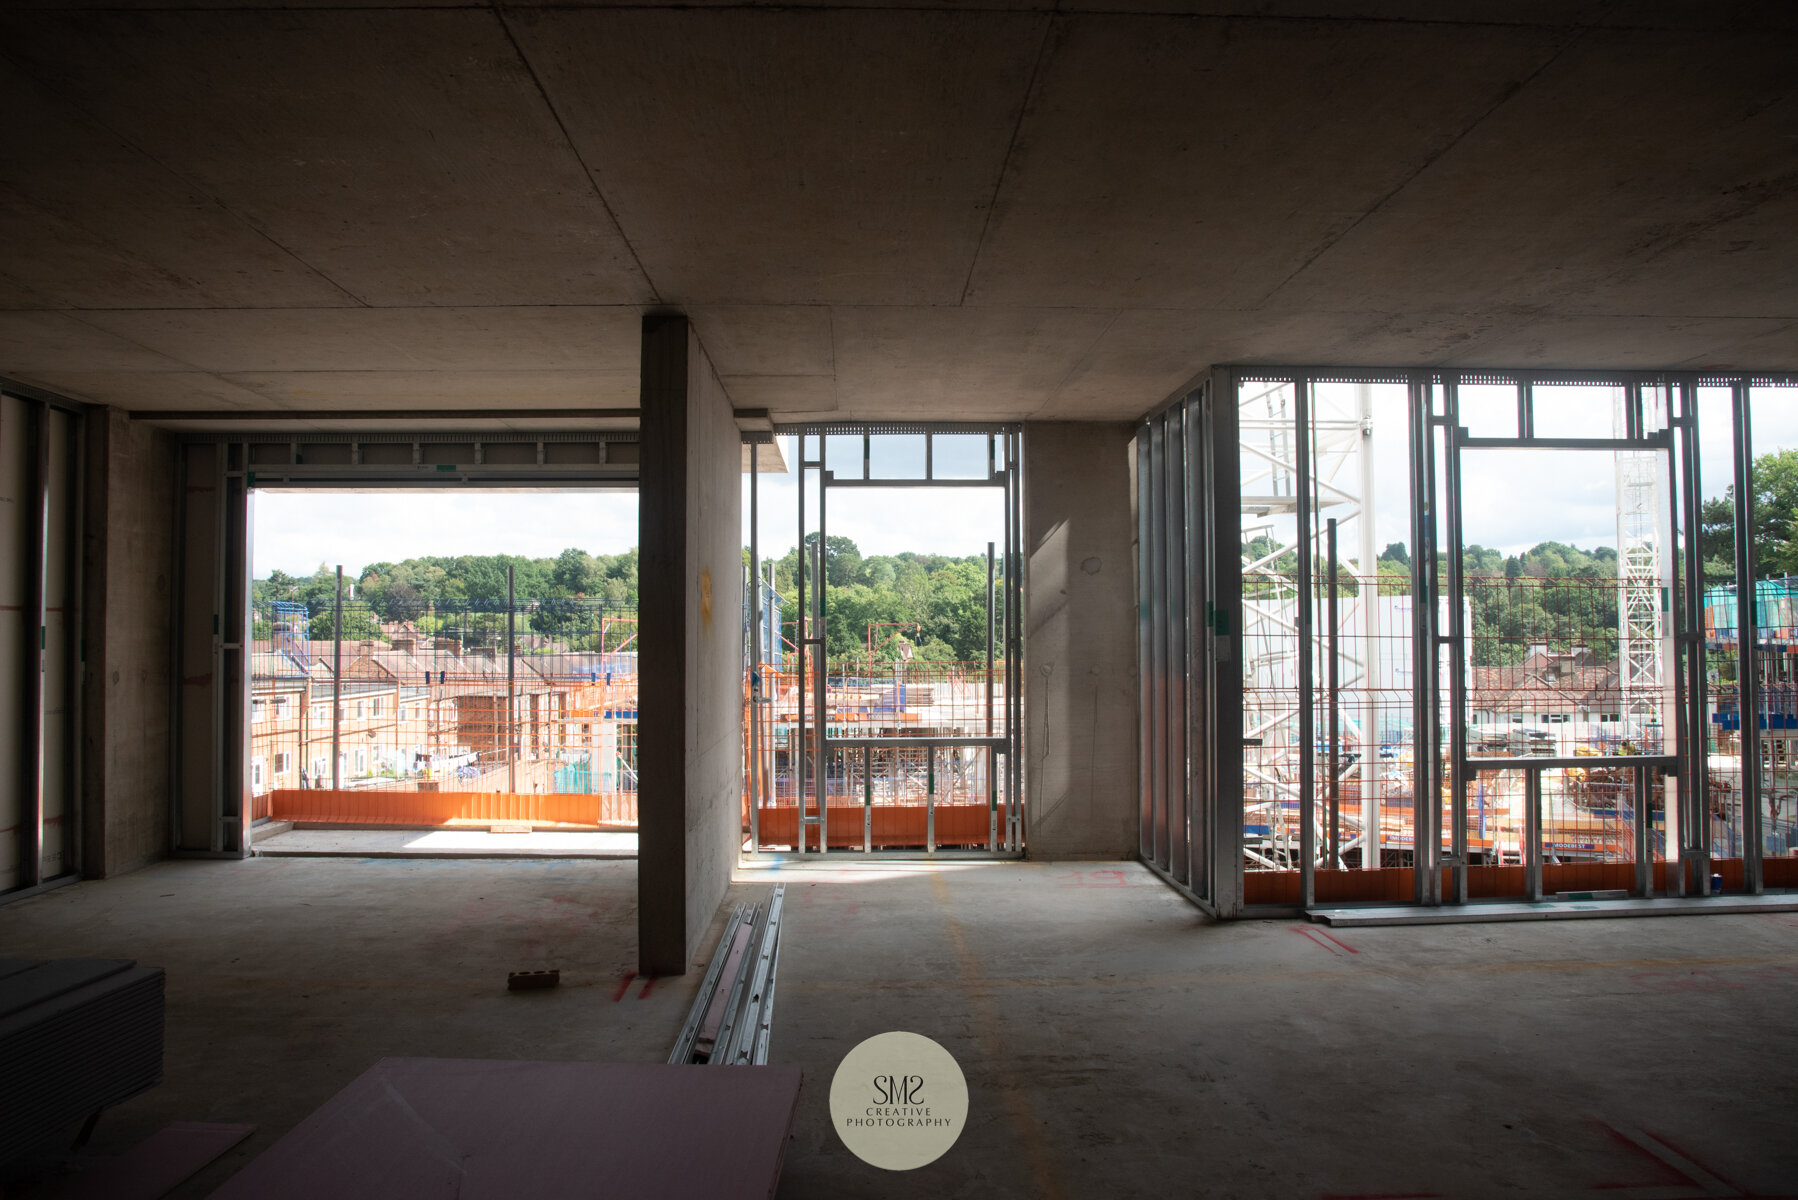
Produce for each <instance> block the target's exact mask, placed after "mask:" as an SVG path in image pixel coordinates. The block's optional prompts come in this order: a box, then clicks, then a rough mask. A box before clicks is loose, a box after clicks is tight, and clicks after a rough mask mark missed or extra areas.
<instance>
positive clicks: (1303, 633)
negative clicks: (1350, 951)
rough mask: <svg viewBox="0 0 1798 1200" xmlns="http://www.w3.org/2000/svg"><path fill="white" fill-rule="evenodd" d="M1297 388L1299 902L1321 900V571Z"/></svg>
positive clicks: (1307, 425)
mask: <svg viewBox="0 0 1798 1200" xmlns="http://www.w3.org/2000/svg"><path fill="white" fill-rule="evenodd" d="M1292 389H1293V401H1294V403H1293V414H1294V419H1293V425H1294V433H1295V440H1294V451H1293V457H1294V458H1295V459H1296V460H1297V462H1298V487H1297V495H1296V497H1295V499H1296V500H1297V507H1296V513H1297V520H1298V557H1299V562H1298V567H1299V570H1298V576H1299V577H1298V604H1297V606H1296V609H1295V613H1294V615H1295V617H1296V618H1297V619H1296V626H1297V630H1298V641H1299V681H1298V682H1299V704H1298V709H1299V905H1300V907H1302V908H1310V907H1311V906H1312V905H1313V904H1315V903H1316V902H1317V872H1316V860H1317V747H1316V745H1315V741H1316V738H1317V719H1316V709H1315V706H1316V703H1317V697H1316V696H1315V694H1314V692H1315V690H1316V678H1315V676H1316V664H1315V663H1314V662H1313V658H1314V652H1315V650H1316V647H1314V646H1313V645H1312V639H1313V638H1314V637H1315V636H1316V629H1315V626H1316V621H1315V617H1316V613H1317V570H1316V563H1315V561H1314V559H1315V557H1316V556H1315V554H1314V553H1313V547H1312V544H1311V539H1312V537H1313V533H1314V531H1313V530H1312V528H1311V526H1312V521H1313V518H1314V517H1315V515H1316V514H1315V513H1314V512H1313V511H1312V508H1313V506H1312V503H1311V478H1312V469H1311V468H1312V463H1311V380H1310V379H1309V377H1307V376H1303V375H1300V376H1296V377H1295V378H1294V380H1293V384H1292Z"/></svg>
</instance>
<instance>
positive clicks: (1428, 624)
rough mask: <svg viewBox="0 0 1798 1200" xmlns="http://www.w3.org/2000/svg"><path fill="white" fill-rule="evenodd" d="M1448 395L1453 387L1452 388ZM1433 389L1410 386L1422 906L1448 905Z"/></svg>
mask: <svg viewBox="0 0 1798 1200" xmlns="http://www.w3.org/2000/svg"><path fill="white" fill-rule="evenodd" d="M1444 386H1445V389H1446V388H1447V387H1449V386H1453V385H1452V384H1445V385H1444ZM1431 392H1432V385H1431V383H1430V381H1429V377H1428V376H1427V375H1413V376H1412V377H1411V381H1410V393H1411V397H1410V398H1411V404H1410V418H1411V437H1410V441H1411V498H1412V499H1411V544H1412V546H1413V547H1414V549H1413V551H1412V554H1411V623H1412V645H1411V653H1412V672H1411V679H1412V688H1413V694H1412V709H1411V717H1412V719H1411V728H1412V737H1411V741H1412V747H1413V748H1412V762H1413V768H1412V783H1411V817H1412V826H1413V832H1412V836H1411V846H1412V851H1411V857H1412V865H1413V868H1414V870H1413V871H1412V878H1413V887H1414V896H1415V899H1416V901H1417V903H1419V904H1428V905H1434V904H1440V903H1442V873H1441V871H1440V869H1439V860H1440V859H1441V856H1442V830H1441V828H1440V827H1441V823H1442V803H1441V800H1440V799H1439V792H1438V789H1439V788H1440V786H1441V784H1440V780H1441V778H1442V771H1441V767H1440V758H1441V753H1442V744H1441V738H1440V735H1439V730H1438V724H1439V716H1440V713H1439V709H1438V696H1439V695H1440V685H1439V682H1438V679H1437V675H1438V671H1437V665H1438V662H1439V652H1438V645H1439V643H1438V641H1437V636H1436V500H1437V497H1436V472H1435V459H1436V455H1435V437H1436V427H1437V420H1436V418H1435V417H1434V415H1433V397H1432V394H1431Z"/></svg>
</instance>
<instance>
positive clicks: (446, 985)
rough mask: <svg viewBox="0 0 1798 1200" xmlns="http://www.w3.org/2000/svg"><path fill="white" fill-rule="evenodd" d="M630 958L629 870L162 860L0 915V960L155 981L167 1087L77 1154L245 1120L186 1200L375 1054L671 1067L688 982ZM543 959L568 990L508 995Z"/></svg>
mask: <svg viewBox="0 0 1798 1200" xmlns="http://www.w3.org/2000/svg"><path fill="white" fill-rule="evenodd" d="M636 945H637V865H636V863H635V862H632V861H610V862H608V861H601V860H595V859H510V860H491V859H476V860H464V861H444V860H420V859H385V858H384V859H347V858H253V859H249V860H247V861H227V862H219V861H210V862H209V861H194V860H187V861H171V862H163V863H158V864H156V865H154V866H151V867H148V868H146V869H144V870H142V871H138V872H135V873H134V874H130V875H126V876H123V877H121V878H118V879H111V880H105V881H101V882H92V883H78V884H73V885H71V886H68V887H64V888H59V889H57V890H55V891H51V892H47V893H44V894H43V895H40V896H35V897H32V898H30V899H27V900H21V901H18V902H17V903H14V904H11V905H7V906H5V907H4V908H0V956H11V957H27V958H51V957H90V958H134V959H137V960H138V961H140V962H142V963H145V964H147V965H150V966H159V967H162V968H164V969H165V970H166V971H167V972H168V979H167V988H168V992H167V1004H168V1008H167V1020H166V1055H165V1059H164V1078H163V1082H162V1084H161V1086H159V1087H156V1088H154V1089H152V1090H151V1091H149V1092H146V1093H145V1094H143V1095H141V1096H138V1097H136V1098H135V1099H133V1100H130V1101H127V1102H126V1103H125V1104H123V1105H120V1106H119V1107H117V1108H115V1109H111V1110H108V1112H107V1113H106V1115H105V1116H104V1117H102V1118H101V1120H100V1124H99V1127H98V1129H97V1130H96V1132H95V1134H94V1139H93V1141H92V1143H91V1144H90V1146H89V1153H88V1154H87V1155H86V1156H84V1158H87V1159H97V1158H100V1157H109V1156H111V1155H113V1154H116V1153H119V1152H121V1151H123V1150H125V1149H128V1148H129V1147H130V1146H132V1145H134V1144H135V1143H136V1142H138V1141H140V1140H142V1139H143V1138H145V1137H147V1136H149V1135H150V1134H152V1133H154V1132H156V1131H157V1130H158V1129H161V1128H162V1127H163V1126H165V1125H167V1124H168V1123H169V1122H170V1121H219V1122H253V1123H254V1124H255V1125H256V1126H257V1127H258V1128H257V1132H256V1133H255V1134H254V1135H253V1136H252V1137H251V1138H250V1139H249V1140H248V1141H246V1142H245V1143H243V1144H242V1145H241V1146H239V1147H238V1148H237V1149H236V1150H234V1151H232V1152H231V1153H229V1154H227V1155H226V1156H225V1157H224V1158H222V1159H220V1160H219V1161H218V1162H217V1163H215V1164H213V1165H212V1166H211V1167H209V1168H208V1169H207V1170H205V1171H203V1172H201V1174H199V1175H198V1176H196V1177H195V1178H194V1179H193V1180H191V1181H190V1182H189V1183H188V1184H186V1185H184V1186H183V1187H182V1188H181V1189H179V1190H178V1191H176V1192H174V1193H172V1195H174V1196H176V1197H183V1198H186V1197H199V1196H204V1195H207V1194H208V1193H210V1192H211V1191H212V1190H213V1189H215V1188H216V1187H218V1186H219V1184H221V1183H222V1182H223V1181H224V1180H225V1179H226V1178H227V1177H228V1176H230V1175H231V1174H233V1173H235V1172H236V1170H237V1169H238V1168H239V1167H241V1166H242V1165H243V1164H244V1163H245V1162H247V1161H249V1159H250V1158H252V1157H254V1156H255V1155H256V1154H259V1153H261V1152H262V1151H263V1150H265V1149H266V1148H267V1147H268V1146H269V1145H270V1144H271V1143H272V1142H273V1141H274V1140H275V1138H277V1137H279V1136H280V1135H281V1134H282V1133H284V1132H286V1131H287V1130H288V1129H290V1128H292V1127H293V1126H294V1125H295V1124H297V1123H298V1122H299V1121H300V1120H301V1119H302V1118H304V1117H305V1116H306V1115H307V1114H309V1113H310V1112H311V1111H312V1110H313V1109H315V1108H317V1107H318V1106H319V1105H320V1104H322V1103H324V1102H325V1101H326V1100H327V1099H329V1098H330V1097H331V1096H332V1095H334V1094H335V1093H336V1092H337V1091H339V1090H340V1089H341V1088H343V1087H344V1085H346V1084H348V1083H349V1082H350V1081H351V1080H352V1079H354V1078H355V1077H356V1076H357V1075H360V1074H361V1073H362V1072H363V1071H365V1070H366V1069H367V1068H368V1067H370V1066H371V1065H373V1064H374V1062H375V1061H376V1060H377V1059H380V1058H384V1057H388V1056H396V1055H398V1056H419V1057H445V1058H515V1059H592V1060H600V1061H610V1062H661V1061H664V1060H665V1059H666V1058H667V1055H668V1048H669V1047H670V1046H671V1045H673V1043H674V1039H675V1036H676V1034H677V1033H678V1032H679V1030H680V1025H681V1022H682V1021H683V1020H684V1019H685V1017H686V1012H687V1008H688V1006H689V1005H690V1004H691V1003H692V997H693V993H694V992H695V990H696V989H697V986H698V976H696V975H694V974H692V973H689V974H688V975H686V976H684V977H681V978H676V979H662V980H655V981H647V980H642V979H634V978H633V979H629V985H628V986H623V985H624V984H625V983H626V980H627V978H628V977H629V976H630V975H631V973H632V972H633V971H634V970H635V968H636ZM545 967H556V968H559V969H560V970H561V972H562V978H561V986H559V987H557V988H554V989H546V990H543V991H532V992H508V991H507V990H506V975H507V973H508V972H510V971H515V970H521V969H536V968H545ZM646 992H647V995H646V994H645V993H646ZM70 1132H71V1134H73V1132H74V1131H73V1130H71V1131H70ZM55 1190H56V1189H55V1188H54V1187H40V1188H37V1189H33V1190H31V1191H25V1190H15V1189H9V1190H8V1193H7V1194H8V1200H15V1197H29V1196H33V1195H42V1196H53V1195H54V1193H55Z"/></svg>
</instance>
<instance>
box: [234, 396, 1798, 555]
mask: <svg viewBox="0 0 1798 1200" xmlns="http://www.w3.org/2000/svg"><path fill="white" fill-rule="evenodd" d="M1756 397H1757V403H1756V404H1755V408H1754V440H1755V453H1756V454H1757V455H1758V454H1764V453H1767V452H1769V451H1772V450H1776V449H1784V448H1789V447H1798V389H1793V388H1784V389H1760V390H1758V391H1757V392H1756ZM1699 400H1700V406H1699V419H1700V429H1699V446H1700V450H1701V454H1702V462H1701V465H1700V475H1701V483H1702V485H1703V490H1704V493H1705V495H1706V496H1717V495H1721V494H1722V493H1723V491H1724V489H1725V488H1726V487H1728V486H1729V483H1730V480H1731V478H1732V474H1731V473H1732V470H1733V468H1732V466H1731V460H1730V448H1729V398H1728V394H1727V393H1726V392H1723V391H1721V390H1708V391H1705V392H1703V393H1701V395H1700V398H1699ZM1466 411H1467V413H1468V414H1469V419H1470V422H1471V421H1472V420H1475V419H1477V418H1475V417H1474V412H1475V409H1474V406H1473V405H1471V404H1470V405H1469V406H1468V407H1467V409H1466ZM1487 411H1488V412H1497V411H1498V408H1497V407H1496V406H1494V407H1490V408H1488V409H1487ZM1607 413H1608V404H1607V403H1606V401H1605V400H1604V398H1603V395H1602V393H1601V392H1600V391H1599V390H1598V389H1591V388H1584V389H1562V390H1561V391H1560V392H1556V393H1554V394H1552V395H1549V396H1547V397H1546V398H1545V399H1544V400H1540V401H1539V403H1538V414H1539V415H1538V418H1537V420H1538V432H1543V433H1546V432H1566V433H1569V434H1576V433H1577V434H1586V435H1597V436H1604V435H1605V433H1606V428H1605V427H1606V426H1607V424H1608V421H1609V417H1608V415H1607ZM1545 419H1546V420H1547V421H1549V422H1553V423H1555V425H1554V428H1553V429H1552V430H1549V429H1543V428H1542V423H1543V422H1544V420H1545ZM1373 425H1374V471H1375V496H1376V504H1375V537H1376V545H1377V546H1378V547H1379V548H1384V547H1385V546H1386V545H1387V544H1388V543H1389V542H1407V543H1408V542H1409V541H1410V528H1409V524H1408V522H1409V517H1408V515H1407V514H1408V512H1409V508H1408V504H1407V500H1406V495H1407V489H1408V474H1407V473H1408V465H1407V451H1406V442H1405V418H1404V389H1403V388H1401V387H1376V388H1375V391H1374V414H1373ZM1471 427H1472V426H1471V424H1470V428H1471ZM1473 432H1476V433H1478V432H1483V430H1481V429H1478V428H1474V429H1473ZM786 454H787V461H788V462H789V463H790V462H792V461H793V458H794V455H793V448H792V443H791V439H787V445H786ZM1464 461H1465V465H1466V479H1465V491H1464V495H1465V502H1464V505H1463V514H1464V515H1463V520H1464V524H1465V535H1466V539H1467V541H1468V542H1469V543H1474V542H1478V543H1479V544H1481V545H1484V546H1491V547H1496V548H1497V549H1499V550H1501V551H1503V552H1504V553H1506V554H1515V553H1518V552H1520V551H1522V550H1527V549H1528V548H1529V547H1531V546H1534V545H1536V544H1537V543H1539V542H1543V541H1561V542H1569V543H1572V544H1574V545H1578V546H1581V547H1583V548H1585V549H1591V548H1592V547H1594V546H1599V545H1605V546H1614V545H1616V541H1617V530H1616V498H1615V497H1616V475H1615V469H1614V465H1613V460H1612V459H1611V457H1610V456H1609V455H1608V454H1595V453H1590V452H1572V451H1564V452H1554V451H1484V452H1479V453H1475V452H1471V451H1470V452H1468V453H1467V454H1466V456H1465V459H1464ZM1350 474H1351V476H1352V475H1353V471H1352V469H1351V472H1350ZM759 488H760V511H761V551H762V554H763V556H764V557H765V558H772V557H777V556H779V555H780V554H783V553H785V552H786V551H787V550H788V549H790V548H792V546H793V545H794V542H795V540H796V539H795V536H794V530H795V528H796V520H797V513H796V507H797V506H796V496H795V488H796V481H795V477H794V475H793V474H791V473H788V474H786V475H762V476H761V477H760V480H759ZM807 504H808V506H810V507H811V511H812V512H813V513H815V512H816V507H815V505H816V489H815V488H814V489H813V492H812V494H811V495H808V497H807ZM743 511H744V514H745V532H744V541H745V542H747V541H748V532H747V529H748V527H747V516H748V512H749V484H748V479H747V477H745V480H744V485H743ZM826 515H827V518H828V525H829V528H828V530H827V532H828V533H830V534H832V535H839V534H840V535H843V536H847V537H849V538H852V539H853V540H854V541H855V543H856V545H857V546H858V547H859V548H860V550H861V552H862V554H863V555H864V556H867V555H874V554H898V553H900V552H902V551H906V550H912V551H916V552H919V553H928V554H949V555H969V554H984V553H985V551H986V543H987V542H988V541H993V542H999V543H1001V544H1002V542H1003V538H1004V527H1003V512H1002V496H1001V493H1000V491H999V489H997V488H956V489H952V490H940V491H939V490H927V489H920V488H909V489H849V488H838V489H833V490H832V491H831V494H830V504H829V509H828V511H827V514H826ZM254 519H255V526H254V527H255V542H254V553H255V573H256V575H257V577H259V578H260V577H264V576H266V575H267V574H268V571H269V570H270V569H271V568H279V569H280V570H282V571H285V572H287V573H288V574H290V575H303V574H311V573H312V572H313V571H314V570H316V569H317V568H318V566H319V564H320V563H325V564H328V565H332V566H335V565H336V564H338V563H342V564H343V565H344V567H345V568H346V569H347V570H350V571H355V570H358V569H359V568H361V567H364V566H366V565H368V564H369V563H371V562H381V561H384V560H386V561H398V560H400V559H404V558H410V557H414V556H418V555H451V554H518V555H523V556H525V557H528V558H551V557H554V556H555V555H557V554H559V553H561V552H562V551H563V550H564V549H566V548H568V547H570V546H576V547H579V548H580V549H582V550H585V551H587V552H588V553H590V554H618V553H622V552H623V551H625V550H628V549H630V548H631V547H632V546H634V545H636V543H637V497H636V494H635V493H634V492H626V491H602V492H572V493H542V492H494V491H478V492H450V491H444V492H430V491H374V492H354V493H342V492H330V493H323V492H316V491H311V492H300V491H288V492H282V491H272V490H267V489H259V490H258V491H257V492H256V493H255V518H254ZM814 519H815V517H814ZM1345 533H1346V531H1345ZM1345 552H1346V550H1345Z"/></svg>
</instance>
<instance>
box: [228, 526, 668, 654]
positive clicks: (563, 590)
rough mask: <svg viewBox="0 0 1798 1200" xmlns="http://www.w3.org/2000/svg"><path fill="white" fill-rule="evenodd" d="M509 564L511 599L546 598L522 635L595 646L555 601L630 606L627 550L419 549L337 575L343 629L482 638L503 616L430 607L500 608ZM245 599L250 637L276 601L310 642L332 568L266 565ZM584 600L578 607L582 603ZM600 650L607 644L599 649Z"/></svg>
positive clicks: (327, 596) (632, 572) (632, 554)
mask: <svg viewBox="0 0 1798 1200" xmlns="http://www.w3.org/2000/svg"><path fill="white" fill-rule="evenodd" d="M508 566H509V567H511V568H512V586H513V593H512V594H513V596H514V598H515V599H516V600H517V601H518V602H519V603H521V604H523V603H529V602H532V601H536V602H542V601H551V602H552V603H551V604H549V605H546V606H542V607H540V608H539V610H538V611H536V612H533V613H532V614H531V617H530V620H529V621H528V622H527V626H528V628H529V629H530V631H531V632H535V633H542V634H552V635H557V636H561V637H565V638H571V635H576V634H579V635H581V636H580V637H579V638H578V639H572V640H578V641H579V642H580V643H581V647H582V648H593V649H599V648H602V647H600V646H599V645H598V644H597V642H595V644H594V645H593V646H591V647H589V646H587V645H586V643H587V642H590V641H594V636H593V634H592V633H591V631H589V630H587V629H586V628H585V626H586V625H589V624H591V623H592V622H591V620H590V618H589V615H588V614H587V613H586V612H585V611H581V612H578V613H577V612H575V611H574V610H575V609H576V607H577V606H575V605H572V604H570V605H560V606H558V605H556V604H554V603H553V601H556V600H584V601H594V602H598V604H600V605H603V607H604V608H605V609H606V610H608V611H615V612H619V613H625V612H635V611H636V608H637V551H636V550H635V549H634V548H633V549H630V550H627V551H625V552H624V553H623V554H611V555H607V554H589V553H587V552H586V551H585V550H579V549H574V548H570V549H567V550H564V551H562V553H560V554H558V555H557V556H556V557H554V558H524V557H522V556H520V555H516V554H461V555H454V556H449V557H438V556H426V557H422V558H408V559H406V560H404V561H403V562H397V563H396V562H376V563H370V564H369V565H367V566H366V567H363V568H362V569H361V570H359V571H345V572H344V598H345V600H346V604H345V606H344V613H343V636H344V637H346V638H352V639H357V638H372V637H375V636H377V635H378V633H379V632H380V631H379V628H378V624H379V623H380V622H394V621H408V622H410V623H411V624H412V625H413V626H414V627H415V628H417V629H418V630H419V632H421V633H425V634H432V635H436V634H444V633H450V632H454V633H455V634H456V635H457V636H458V637H459V638H460V639H461V640H462V641H463V642H464V644H469V645H491V644H493V642H494V641H495V640H496V639H497V638H498V637H499V633H500V631H501V630H503V628H504V620H503V617H495V616H493V615H492V614H487V615H486V618H485V619H483V615H482V614H479V613H476V614H473V615H470V614H467V613H463V612H458V613H456V614H455V615H453V616H450V615H445V614H440V613H436V612H434V611H433V606H434V605H436V604H439V603H442V604H444V605H445V607H446V608H452V609H470V608H472V609H480V608H484V607H489V606H492V607H493V608H495V609H496V610H503V609H504V606H505V600H506V568H507V567H508ZM250 587H251V605H252V608H253V609H254V610H255V614H256V633H255V636H256V637H258V638H266V637H269V636H270V635H271V634H272V632H273V629H274V624H273V621H272V620H271V618H270V615H269V613H270V610H269V607H268V602H269V601H273V600H285V601H291V602H296V603H300V604H304V605H306V608H307V612H308V614H309V617H308V622H307V628H306V634H307V636H308V637H312V638H317V639H320V640H324V639H328V638H330V637H331V636H332V632H333V609H332V602H333V599H334V598H335V595H336V590H337V576H336V571H335V570H334V569H333V568H331V567H329V566H326V565H325V564H324V563H320V564H319V566H318V570H316V571H314V572H313V573H312V574H311V575H305V576H300V575H289V574H287V573H286V572H285V571H270V572H269V574H268V576H267V578H264V579H257V580H253V581H252V582H251V585H250ZM591 607H593V606H592V605H583V606H580V608H581V609H583V610H585V609H588V608H591ZM604 648H610V647H609V646H607V647H604Z"/></svg>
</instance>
